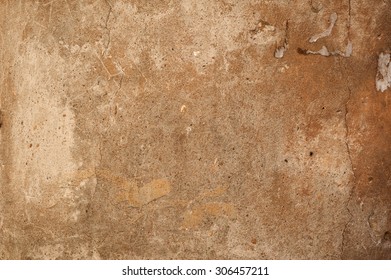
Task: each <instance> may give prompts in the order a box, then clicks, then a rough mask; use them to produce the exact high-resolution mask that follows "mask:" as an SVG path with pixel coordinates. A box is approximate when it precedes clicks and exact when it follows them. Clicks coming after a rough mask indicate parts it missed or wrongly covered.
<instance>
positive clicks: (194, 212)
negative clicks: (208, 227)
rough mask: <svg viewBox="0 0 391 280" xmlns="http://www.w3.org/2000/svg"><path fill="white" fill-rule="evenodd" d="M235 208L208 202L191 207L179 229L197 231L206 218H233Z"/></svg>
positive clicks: (222, 203) (226, 204)
mask: <svg viewBox="0 0 391 280" xmlns="http://www.w3.org/2000/svg"><path fill="white" fill-rule="evenodd" d="M235 213H236V210H235V207H234V206H233V205H232V204H230V203H225V202H209V203H205V204H201V205H199V206H195V207H193V208H192V209H191V210H188V211H186V212H185V214H184V216H183V222H182V226H181V228H183V229H197V228H198V227H200V226H201V224H202V223H203V222H204V221H205V220H206V219H208V218H218V217H225V218H233V217H234V216H235Z"/></svg>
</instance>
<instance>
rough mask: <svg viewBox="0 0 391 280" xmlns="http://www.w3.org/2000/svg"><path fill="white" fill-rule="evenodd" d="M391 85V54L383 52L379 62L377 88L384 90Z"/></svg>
mask: <svg viewBox="0 0 391 280" xmlns="http://www.w3.org/2000/svg"><path fill="white" fill-rule="evenodd" d="M390 86H391V63H390V54H389V53H381V54H380V55H379V60H378V62H377V74H376V89H377V90H378V91H381V92H384V91H385V90H386V89H388V88H389V87H390Z"/></svg>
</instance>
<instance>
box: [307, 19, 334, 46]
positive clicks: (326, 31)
mask: <svg viewBox="0 0 391 280" xmlns="http://www.w3.org/2000/svg"><path fill="white" fill-rule="evenodd" d="M337 19H338V15H337V13H332V14H331V15H330V25H329V27H328V28H327V29H326V30H325V31H323V32H322V33H319V34H316V35H314V36H312V37H311V38H310V40H309V42H310V43H315V42H316V41H318V40H319V39H322V38H324V37H328V36H330V34H331V32H332V31H333V28H334V25H335V23H336V22H337Z"/></svg>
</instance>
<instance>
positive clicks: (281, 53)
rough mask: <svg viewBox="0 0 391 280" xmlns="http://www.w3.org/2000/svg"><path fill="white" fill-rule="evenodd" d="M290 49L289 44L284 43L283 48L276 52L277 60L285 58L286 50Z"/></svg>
mask: <svg viewBox="0 0 391 280" xmlns="http://www.w3.org/2000/svg"><path fill="white" fill-rule="evenodd" d="M287 49H288V44H287V43H284V45H283V46H281V47H278V48H277V49H276V51H275V52H274V57H275V58H283V57H284V54H285V52H286V50H287Z"/></svg>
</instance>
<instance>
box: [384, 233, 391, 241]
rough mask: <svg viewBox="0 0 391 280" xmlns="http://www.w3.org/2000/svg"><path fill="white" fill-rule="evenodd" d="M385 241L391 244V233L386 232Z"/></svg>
mask: <svg viewBox="0 0 391 280" xmlns="http://www.w3.org/2000/svg"><path fill="white" fill-rule="evenodd" d="M383 240H384V241H387V242H390V241H391V232H389V231H386V232H385V233H384V236H383Z"/></svg>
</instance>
